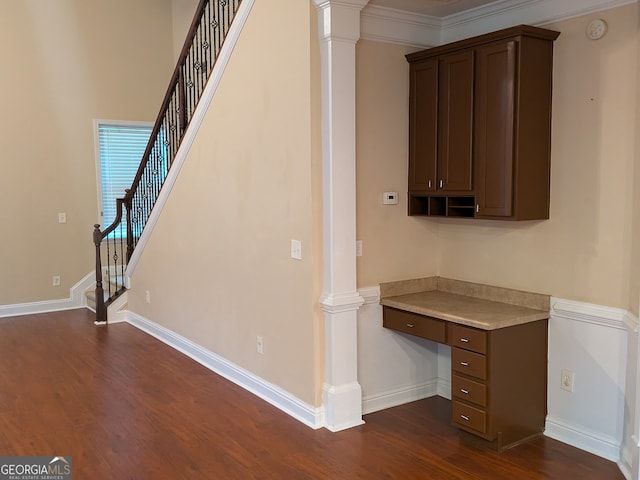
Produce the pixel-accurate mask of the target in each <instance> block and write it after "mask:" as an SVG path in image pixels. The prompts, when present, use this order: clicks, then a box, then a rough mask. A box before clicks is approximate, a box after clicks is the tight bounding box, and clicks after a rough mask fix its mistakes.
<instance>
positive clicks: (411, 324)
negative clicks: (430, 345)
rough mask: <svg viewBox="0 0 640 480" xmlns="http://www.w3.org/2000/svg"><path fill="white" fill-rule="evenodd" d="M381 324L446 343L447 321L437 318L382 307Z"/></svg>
mask: <svg viewBox="0 0 640 480" xmlns="http://www.w3.org/2000/svg"><path fill="white" fill-rule="evenodd" d="M382 325H383V326H384V327H386V328H392V329H394V330H398V331H400V332H405V333H410V334H411V335H416V336H418V337H423V338H428V339H429V340H433V341H435V342H438V343H446V340H447V323H446V322H445V321H444V320H439V319H437V318H431V317H426V316H424V315H418V314H416V313H411V312H405V311H403V310H397V309H395V308H390V307H384V310H383V315H382Z"/></svg>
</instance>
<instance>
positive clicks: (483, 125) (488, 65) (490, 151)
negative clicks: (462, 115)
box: [474, 40, 517, 217]
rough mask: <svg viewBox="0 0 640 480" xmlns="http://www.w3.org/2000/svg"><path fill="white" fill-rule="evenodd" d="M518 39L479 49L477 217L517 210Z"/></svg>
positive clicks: (477, 52) (510, 214)
mask: <svg viewBox="0 0 640 480" xmlns="http://www.w3.org/2000/svg"><path fill="white" fill-rule="evenodd" d="M516 55H517V43H516V41H515V40H512V41H506V42H496V43H491V44H488V45H486V46H482V47H478V48H477V49H476V91H475V95H476V111H475V121H474V150H475V151H474V159H475V163H476V202H477V216H493V217H510V216H512V213H513V164H514V145H513V138H514V127H515V125H514V118H515V96H516V94H517V92H516Z"/></svg>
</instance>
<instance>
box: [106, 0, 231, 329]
mask: <svg viewBox="0 0 640 480" xmlns="http://www.w3.org/2000/svg"><path fill="white" fill-rule="evenodd" d="M241 2H242V0H201V1H200V3H199V4H198V8H197V10H196V14H195V17H194V20H193V22H192V24H191V28H190V29H189V33H188V34H187V39H186V41H185V43H184V46H183V48H182V51H181V53H180V57H179V59H178V63H177V65H176V68H175V70H174V72H173V75H172V77H171V81H170V83H169V88H168V90H167V93H166V95H165V97H164V101H163V102H162V107H161V108H160V113H159V114H158V117H157V119H156V122H155V124H154V127H153V130H152V131H151V136H150V138H149V143H148V144H147V147H146V149H145V152H144V154H143V157H142V161H141V162H140V167H139V168H138V171H137V173H136V176H135V178H134V180H133V183H132V185H131V188H130V189H128V190H126V192H125V196H124V198H119V199H117V201H116V219H115V220H114V222H113V223H112V224H111V225H109V226H108V227H107V228H105V229H104V230H103V231H101V230H100V225H99V224H96V225H94V231H93V242H94V245H95V248H96V291H95V296H96V300H95V301H96V323H106V321H107V307H108V306H109V305H110V304H111V303H112V302H113V301H114V300H115V299H116V298H118V297H119V296H120V295H121V294H122V293H124V291H125V290H126V288H127V285H125V270H126V266H127V263H128V261H129V259H130V258H131V255H132V254H133V251H134V249H135V248H136V245H137V243H138V240H139V239H140V236H141V235H142V231H143V230H144V227H145V225H146V224H147V221H148V220H149V216H150V215H151V210H152V209H153V206H154V205H155V203H156V200H157V199H158V195H159V193H160V189H161V188H162V185H163V183H164V181H165V179H166V178H167V175H168V173H169V169H170V168H171V165H172V164H173V159H174V158H175V156H176V153H177V151H178V148H179V147H180V142H181V141H182V138H183V136H184V133H185V131H186V129H187V127H188V126H189V122H190V121H191V118H192V116H193V113H194V112H195V109H196V107H197V105H198V101H199V100H200V97H201V96H202V93H203V91H204V88H205V86H206V83H207V80H208V78H209V75H210V74H211V70H212V69H213V66H214V64H215V61H216V59H217V58H218V54H219V52H220V49H221V48H222V44H223V43H224V40H225V38H226V36H227V33H228V31H229V27H230V26H231V22H232V21H233V19H234V17H235V14H236V12H237V11H238V7H239V6H240V3H241ZM103 257H105V259H106V265H103V263H102V258H103Z"/></svg>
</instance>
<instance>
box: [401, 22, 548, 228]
mask: <svg viewBox="0 0 640 480" xmlns="http://www.w3.org/2000/svg"><path fill="white" fill-rule="evenodd" d="M558 35H559V32H554V31H551V30H546V29H542V28H535V27H529V26H524V25H523V26H518V27H513V28H509V29H506V30H501V31H499V32H494V33H490V34H486V35H482V36H479V37H475V38H471V39H467V40H462V41H459V42H455V43H452V44H449V45H443V46H440V47H435V48H431V49H428V50H424V51H421V52H416V53H412V54H410V55H407V60H408V61H409V63H410V81H411V83H410V109H409V125H410V127H409V215H430V216H451V217H470V218H488V219H504V220H536V219H546V218H549V179H550V162H549V158H550V149H551V87H552V68H553V41H554V40H555V39H556V38H557V37H558Z"/></svg>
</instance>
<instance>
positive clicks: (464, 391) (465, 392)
mask: <svg viewBox="0 0 640 480" xmlns="http://www.w3.org/2000/svg"><path fill="white" fill-rule="evenodd" d="M460 391H461V392H462V393H464V394H465V395H469V390H465V389H464V388H461V389H460Z"/></svg>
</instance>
